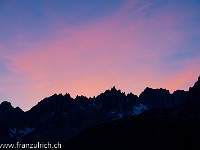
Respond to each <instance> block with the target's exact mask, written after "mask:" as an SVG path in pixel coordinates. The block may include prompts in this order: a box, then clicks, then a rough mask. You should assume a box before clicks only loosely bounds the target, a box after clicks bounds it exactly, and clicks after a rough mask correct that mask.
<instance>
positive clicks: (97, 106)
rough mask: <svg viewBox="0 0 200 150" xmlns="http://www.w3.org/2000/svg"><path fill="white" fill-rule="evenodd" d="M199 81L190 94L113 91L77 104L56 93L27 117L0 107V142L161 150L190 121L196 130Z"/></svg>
mask: <svg viewBox="0 0 200 150" xmlns="http://www.w3.org/2000/svg"><path fill="white" fill-rule="evenodd" d="M199 82H200V78H199V80H198V82H196V83H195V85H194V87H192V88H190V90H189V92H186V91H181V90H178V91H175V92H174V93H172V94H170V93H169V91H168V90H166V89H151V88H146V89H145V90H144V92H142V93H141V94H140V96H139V97H138V96H136V95H134V94H132V93H129V94H127V95H126V94H125V93H123V92H121V91H120V90H117V89H116V88H115V87H113V88H112V89H111V90H106V91H105V92H104V93H102V94H100V95H98V96H97V97H93V98H87V97H85V96H77V97H76V98H75V99H73V98H71V96H70V95H69V94H65V95H62V94H59V95H57V94H55V95H53V96H51V97H48V98H45V99H43V100H42V101H40V102H39V103H38V104H37V105H36V106H34V107H33V108H31V109H30V110H29V111H27V112H23V111H22V110H21V109H20V108H18V107H17V108H13V107H12V106H11V104H10V103H9V102H2V103H1V104H0V122H1V124H0V143H3V142H4V143H5V142H7V143H8V142H10V143H13V142H15V141H21V142H24V143H26V142H27V143H30V142H38V141H42V142H45V141H50V142H57V141H59V142H62V143H66V142H67V141H69V140H70V139H72V138H73V140H70V142H68V143H66V144H65V146H66V148H67V147H69V148H72V149H108V148H111V149H112V147H113V148H115V149H117V148H120V147H121V148H122V147H124V146H125V149H126V148H127V149H128V148H130V149H133V148H134V147H135V148H142V147H140V146H139V145H140V144H141V145H143V148H147V147H145V146H152V147H155V145H156V144H155V141H156V140H158V141H159V142H161V144H160V145H161V146H163V145H162V144H163V143H162V142H164V141H163V140H166V139H165V138H166V137H171V139H174V138H175V137H176V136H177V137H179V136H181V135H182V134H179V131H183V130H182V129H183V128H184V127H183V128H182V126H183V125H182V124H184V126H185V128H184V129H186V130H187V131H183V133H185V132H187V133H188V132H189V131H190V130H189V129H188V128H187V127H188V126H190V122H191V123H192V125H194V124H195V123H196V122H195V120H198V119H197V118H195V120H193V119H194V117H192V116H193V115H194V114H195V113H197V116H198V107H199V106H200V105H198V104H196V103H198V102H199V101H200V95H199V93H200V89H199V88H200V85H199V84H200V83H199ZM194 103H195V104H194ZM142 112H143V113H142ZM188 112H189V113H188ZM181 119H182V120H181ZM177 120H178V121H180V120H181V121H180V122H178V121H177ZM181 123H182V124H181ZM174 124H175V125H176V126H175V127H174ZM187 125H188V126H187ZM179 126H180V127H181V128H180V130H179V128H178V127H179ZM168 127H169V128H168ZM191 127H192V126H191ZM175 129H177V130H175ZM168 130H169V131H170V132H168ZM193 130H196V125H194V126H193ZM169 134H170V135H169ZM173 134H174V135H175V136H173ZM186 135H187V134H186ZM181 137H184V136H181ZM188 137H189V136H188ZM186 139H188V138H186ZM167 140H168V139H167ZM126 141H127V142H126ZM172 141H173V140H169V142H171V143H173V142H172ZM143 142H147V144H142V143H143ZM153 142H154V143H153ZM165 142H167V141H165ZM75 143H79V144H75ZM101 143H102V144H101ZM131 143H133V144H131ZM134 143H135V144H134ZM150 143H152V144H150ZM165 144H166V143H165ZM75 145H78V147H74V146H75ZM95 145H96V147H94V146H95ZM172 145H173V144H172ZM102 146H103V147H102ZM157 146H159V144H158V145H157ZM123 149H124V148H123ZM162 149H163V150H164V148H162Z"/></svg>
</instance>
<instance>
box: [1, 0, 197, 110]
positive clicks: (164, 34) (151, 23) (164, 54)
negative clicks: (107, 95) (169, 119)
mask: <svg viewBox="0 0 200 150" xmlns="http://www.w3.org/2000/svg"><path fill="white" fill-rule="evenodd" d="M199 27H200V1H199V0H109V1H108V0H95V1H94V0H59V1H58V0H13V1H9V0H1V1H0V102H2V101H10V102H11V103H12V105H13V106H14V107H16V106H19V107H20V108H22V109H23V110H25V111H26V110H29V109H30V108H31V107H32V106H34V105H36V104H37V103H38V102H39V101H40V100H42V99H43V98H45V97H49V96H51V95H53V94H54V93H57V94H59V93H63V94H65V93H70V95H71V96H72V97H73V98H75V97H76V95H85V96H87V97H93V96H97V95H98V94H100V93H102V92H104V91H105V90H106V89H110V88H111V87H113V86H116V88H117V89H121V90H122V91H124V92H126V93H129V92H132V93H134V94H136V95H139V94H140V93H141V92H142V91H143V90H144V89H145V88H146V87H151V88H164V89H168V90H170V92H171V93H173V92H174V91H175V90H177V89H181V90H188V89H189V87H191V86H193V84H194V83H195V81H197V78H198V76H199V75H200V65H199V64H200V28H199Z"/></svg>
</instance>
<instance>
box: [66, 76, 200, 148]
mask: <svg viewBox="0 0 200 150" xmlns="http://www.w3.org/2000/svg"><path fill="white" fill-rule="evenodd" d="M65 148H69V149H73V150H76V149H82V150H86V149H87V150H92V149H95V150H110V149H115V150H116V149H126V150H133V149H134V150H147V149H149V150H189V149H190V150H199V149H200V77H199V80H198V81H197V82H196V83H195V85H194V87H192V88H190V90H189V93H188V96H187V100H186V102H184V103H183V104H181V105H179V106H177V107H175V108H170V109H169V108H168V109H160V108H159V109H153V110H147V111H145V112H144V113H142V114H140V115H137V116H129V117H125V118H123V119H120V120H116V121H114V122H112V123H109V124H104V125H100V126H96V127H93V128H90V129H87V130H85V131H84V132H82V133H81V134H79V135H78V136H77V137H75V138H74V139H72V140H71V141H70V142H68V143H66V145H65Z"/></svg>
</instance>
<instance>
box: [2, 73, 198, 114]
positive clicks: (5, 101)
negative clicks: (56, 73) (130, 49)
mask: <svg viewBox="0 0 200 150" xmlns="http://www.w3.org/2000/svg"><path fill="white" fill-rule="evenodd" d="M198 79H200V76H199V77H198ZM198 79H197V81H198ZM197 81H196V82H197ZM196 82H195V83H196ZM195 83H194V84H195ZM194 84H193V86H194ZM193 86H192V87H193ZM113 88H115V89H116V90H117V91H120V92H121V93H125V95H126V96H127V95H128V94H133V95H136V96H137V97H140V95H141V94H142V92H144V90H145V89H147V88H150V89H153V90H155V89H162V90H167V91H169V94H173V93H174V92H176V91H180V90H181V89H177V90H175V91H173V92H170V90H168V89H163V88H151V87H146V88H145V89H144V90H143V91H142V92H141V93H140V94H139V95H137V94H135V93H133V92H129V93H126V92H125V91H122V90H121V89H118V88H116V86H113V87H111V88H109V89H106V90H104V91H103V92H100V93H99V94H97V95H95V96H92V97H87V96H85V95H76V96H75V97H72V96H71V94H70V93H67V92H66V93H65V94H64V93H54V94H52V95H50V96H46V97H44V98H43V99H41V100H39V101H38V103H39V102H41V101H43V100H44V99H46V98H50V97H52V96H54V95H57V96H58V95H60V94H61V95H62V96H65V95H66V94H68V95H69V96H70V97H71V98H72V99H73V100H75V99H76V97H78V96H84V97H86V98H87V99H90V98H96V97H97V96H99V95H101V94H103V93H105V92H106V91H107V90H110V91H111V90H112V89H113ZM189 88H191V87H189ZM183 91H185V92H188V91H189V89H188V90H183ZM3 102H8V103H10V104H11V106H12V107H13V108H17V107H18V108H20V109H21V110H22V111H24V112H27V111H29V110H31V109H32V108H33V107H34V106H36V105H37V104H38V103H37V104H34V105H33V106H31V108H29V109H27V110H24V109H22V108H21V107H20V106H13V105H12V103H11V102H10V101H2V102H1V103H3ZM1 103H0V105H1Z"/></svg>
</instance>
